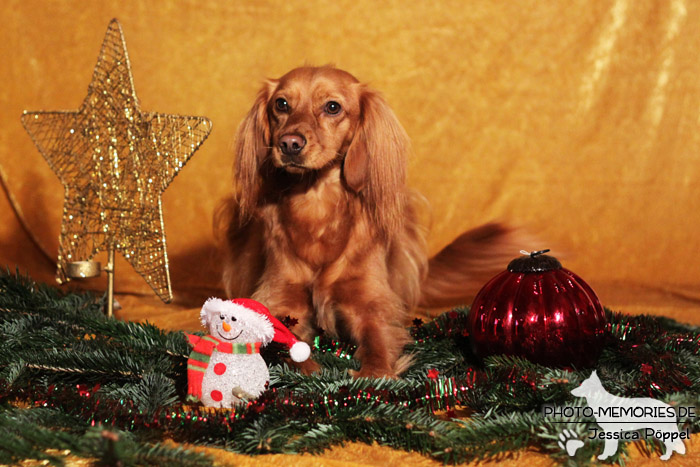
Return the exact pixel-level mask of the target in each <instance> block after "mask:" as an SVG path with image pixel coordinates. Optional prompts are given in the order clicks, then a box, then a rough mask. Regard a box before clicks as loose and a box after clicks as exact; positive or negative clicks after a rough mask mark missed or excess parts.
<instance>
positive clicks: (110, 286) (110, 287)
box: [104, 247, 114, 318]
mask: <svg viewBox="0 0 700 467" xmlns="http://www.w3.org/2000/svg"><path fill="white" fill-rule="evenodd" d="M108 254H109V259H108V260H107V267H105V269H104V270H105V272H107V317H108V318H111V317H112V316H113V315H114V247H109V250H108Z"/></svg>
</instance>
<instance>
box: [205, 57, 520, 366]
mask: <svg viewBox="0 0 700 467" xmlns="http://www.w3.org/2000/svg"><path fill="white" fill-rule="evenodd" d="M235 152H236V160H235V164H234V171H235V179H236V189H235V194H234V196H233V197H231V198H230V199H229V200H226V202H225V203H223V205H222V208H221V209H220V210H219V212H218V216H217V223H218V224H219V228H220V229H222V230H223V231H224V232H225V234H224V235H225V244H226V250H227V257H226V258H225V268H224V269H225V270H224V283H225V287H226V291H227V293H228V294H229V296H241V297H248V296H252V298H253V299H255V300H258V301H260V302H262V303H264V304H265V305H266V306H267V307H268V308H269V309H270V310H271V312H272V313H273V314H275V315H276V316H278V317H285V316H289V317H291V318H294V319H296V320H298V324H296V325H295V326H294V327H293V329H292V330H293V331H294V332H295V334H297V335H298V337H299V338H301V339H303V340H305V341H307V342H308V341H310V339H312V338H313V337H314V335H315V334H317V333H318V332H319V330H323V331H325V332H326V333H330V334H332V335H335V336H339V337H341V338H345V339H350V340H352V341H353V342H355V343H356V344H357V351H356V353H355V356H356V357H357V358H358V359H359V360H360V362H361V369H360V371H359V372H357V373H355V375H356V376H392V377H393V376H397V375H398V374H399V373H401V371H402V370H404V369H405V368H406V364H407V362H408V360H409V359H407V358H400V356H401V353H402V350H403V347H404V345H405V344H406V343H408V342H409V334H408V332H407V330H406V328H405V326H406V325H407V321H408V318H409V317H410V316H411V311H412V310H413V309H414V308H415V307H417V306H423V307H429V306H435V307H436V306H450V305H454V304H458V303H464V301H465V300H466V299H468V297H470V296H471V295H472V294H473V293H474V292H475V290H474V289H475V286H478V285H479V284H483V283H484V281H485V280H487V279H488V278H489V277H490V276H491V275H493V274H494V273H495V272H497V271H498V270H502V269H503V265H504V264H506V263H505V261H506V259H507V258H508V257H509V256H510V253H511V252H512V251H517V250H514V249H513V248H515V247H514V246H510V245H511V243H512V242H511V239H510V234H509V231H508V229H505V228H503V227H501V226H500V225H497V224H488V225H485V226H482V227H480V228H477V229H475V230H473V231H470V232H467V233H465V234H462V235H461V236H460V237H458V238H457V239H456V240H455V241H454V242H452V243H451V244H450V245H448V246H447V247H445V248H444V249H443V250H442V251H441V252H439V253H438V254H437V255H436V256H435V257H434V258H432V259H430V260H428V257H427V254H426V243H425V229H424V228H423V227H422V226H421V224H420V223H419V220H418V217H419V215H418V212H417V211H418V203H419V201H420V199H421V197H420V196H419V195H417V194H416V193H414V192H413V191H412V190H409V189H408V188H407V187H406V185H405V181H406V165H407V156H408V152H409V140H408V137H407V136H406V132H405V131H404V129H403V128H402V127H401V125H400V124H399V122H398V120H397V119H396V117H395V115H394V113H393V112H392V111H391V109H390V108H389V107H388V105H387V104H386V102H385V101H384V99H383V98H382V97H381V96H380V95H379V94H378V93H377V92H376V91H374V90H372V89H371V88H369V87H368V86H366V85H364V84H362V83H360V82H359V81H358V80H357V79H356V78H355V77H353V76H352V75H351V74H349V73H347V72H345V71H342V70H339V69H336V68H333V67H329V66H325V67H302V68H297V69H295V70H292V71H290V72H289V73H287V74H286V75H284V76H283V77H282V78H280V79H277V80H268V81H267V82H266V83H265V84H264V86H263V88H262V89H261V90H260V92H259V93H258V95H257V98H256V99H255V103H254V105H253V108H252V109H251V110H250V112H249V113H248V115H247V116H246V117H245V119H244V120H243V122H242V123H241V125H240V127H239V130H238V135H237V142H236V146H235ZM506 244H507V245H509V247H508V248H507V250H506V249H504V248H503V246H504V245H506ZM497 252H499V253H497ZM308 362H309V363H306V366H305V367H304V366H303V365H302V370H304V371H306V372H310V371H314V370H315V369H317V368H318V366H317V364H316V363H314V362H313V361H308Z"/></svg>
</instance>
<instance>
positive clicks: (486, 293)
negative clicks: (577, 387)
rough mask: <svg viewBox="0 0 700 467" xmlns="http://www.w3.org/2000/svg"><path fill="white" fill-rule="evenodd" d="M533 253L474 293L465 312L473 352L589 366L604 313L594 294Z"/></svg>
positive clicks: (596, 352)
mask: <svg viewBox="0 0 700 467" xmlns="http://www.w3.org/2000/svg"><path fill="white" fill-rule="evenodd" d="M548 251H549V250H543V251H537V252H533V253H531V254H528V255H527V256H521V257H520V258H516V259H514V260H513V261H511V262H510V264H509V265H508V270H506V271H503V272H502V273H500V274H498V275H497V276H496V277H494V278H493V279H491V280H490V281H489V282H488V283H487V284H486V285H485V286H484V287H483V288H482V289H481V291H479V293H478V294H477V296H476V298H475V299H474V303H473V304H472V307H471V311H470V313H469V328H470V333H471V343H472V349H473V350H474V353H475V354H476V355H477V356H479V357H481V358H483V357H486V356H489V355H495V354H506V355H516V356H521V357H525V358H527V359H529V360H530V361H532V362H535V363H541V364H544V365H550V366H571V365H574V366H576V367H587V366H592V365H593V364H594V363H595V362H596V360H597V359H598V357H599V355H600V352H601V350H602V340H603V337H604V332H605V312H604V311H603V307H602V306H601V304H600V301H599V300H598V297H597V296H596V294H595V292H593V289H591V287H590V286H589V285H588V284H586V283H585V282H584V281H583V279H581V278H580V277H578V276H577V275H576V274H574V273H573V272H571V271H569V270H568V269H565V268H563V267H562V266H561V263H559V261H558V260H557V259H556V258H554V257H552V256H548V255H545V254H543V253H546V252H548Z"/></svg>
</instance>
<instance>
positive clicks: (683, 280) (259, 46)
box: [0, 0, 700, 329]
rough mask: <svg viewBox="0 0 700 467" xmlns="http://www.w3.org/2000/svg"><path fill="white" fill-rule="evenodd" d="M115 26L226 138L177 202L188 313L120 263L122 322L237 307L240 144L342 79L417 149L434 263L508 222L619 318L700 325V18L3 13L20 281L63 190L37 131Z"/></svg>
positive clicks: (608, 12) (51, 256)
mask: <svg viewBox="0 0 700 467" xmlns="http://www.w3.org/2000/svg"><path fill="white" fill-rule="evenodd" d="M113 17H117V18H118V19H119V20H120V22H121V24H122V27H123V30H124V34H125V37H126V42H127V46H128V50H129V54H130V58H131V64H132V70H133V76H134V82H135V86H136V92H137V94H138V96H139V99H140V103H141V108H142V110H144V111H157V112H167V113H175V114H187V115H206V116H208V117H209V118H210V119H211V120H212V121H213V123H214V130H213V132H212V134H211V136H210V138H209V139H208V140H207V142H206V143H205V144H204V146H203V147H202V149H201V150H200V151H199V152H198V153H197V154H195V156H194V157H193V159H192V160H191V161H190V162H189V163H188V164H187V166H186V167H185V168H184V170H183V171H182V173H181V174H180V175H179V176H178V177H177V178H176V179H175V180H174V182H173V183H172V185H171V186H170V187H169V188H168V190H167V191H166V193H165V195H164V198H163V209H164V219H165V225H166V233H167V237H168V249H169V255H170V260H171V275H172V277H173V289H174V293H175V295H176V303H175V304H174V305H170V306H166V305H162V304H160V303H159V302H158V301H157V300H156V299H155V298H154V297H152V296H151V292H150V289H149V288H148V286H147V285H146V284H145V282H143V280H142V279H141V278H140V277H139V276H137V275H136V274H135V273H134V272H133V271H132V270H131V269H130V267H129V266H128V264H127V263H126V262H123V261H121V260H120V262H118V263H117V291H118V292H120V300H121V301H122V304H123V305H124V310H122V316H124V317H126V318H136V319H143V318H146V317H149V318H150V319H151V320H152V321H153V320H155V321H156V322H158V323H159V324H162V325H165V326H170V327H183V326H184V327H194V328H195V329H196V328H197V320H196V312H195V311H194V310H193V309H194V308H195V307H196V306H197V305H198V304H201V302H202V301H203V300H204V299H205V298H206V297H207V296H209V295H216V294H221V291H220V289H219V282H218V276H219V268H220V264H219V263H218V256H217V253H216V249H215V247H214V237H213V233H212V227H211V218H212V213H213V210H214V208H215V206H216V204H217V202H218V200H219V199H221V198H222V197H224V196H225V195H226V194H228V193H229V192H230V185H231V169H230V167H231V163H232V154H231V150H230V147H231V143H232V140H233V134H234V131H235V128H236V126H237V125H238V123H239V122H240V120H241V119H242V117H243V115H244V114H245V113H246V112H247V110H248V108H249V106H250V105H251V104H252V101H253V98H254V95H255V92H256V90H257V88H258V86H259V84H260V82H261V81H262V80H263V79H264V78H266V77H277V76H280V75H282V74H283V73H285V72H286V71H288V70H289V69H291V68H293V67H296V66H299V65H303V64H326V63H333V64H335V65H337V66H339V67H341V68H344V69H347V70H348V71H350V72H352V73H353V74H355V75H356V76H357V77H358V78H359V79H361V80H362V81H365V82H369V83H370V84H371V85H373V86H374V87H375V88H378V89H379V90H381V91H382V92H383V94H384V95H385V97H386V98H387V100H388V101H389V103H390V104H391V106H392V107H393V108H394V110H395V111H396V113H397V115H398V116H399V119H400V120H401V122H402V123H403V125H404V126H405V128H406V130H407V132H408V134H409V135H410V136H411V138H412V141H413V153H414V155H413V158H412V160H411V164H410V167H409V182H410V185H411V186H413V187H415V188H417V189H418V190H420V191H421V192H422V193H423V194H424V195H425V196H426V197H427V198H428V200H429V201H430V202H431V204H432V233H431V236H430V247H431V250H432V251H437V250H438V249H439V248H440V247H442V246H443V245H445V244H447V243H448V242H449V241H450V240H451V239H452V238H453V237H455V236H456V235H458V234H459V233H460V232H462V231H463V230H465V229H467V228H470V227H474V226H477V225H479V224H481V223H483V222H486V221H490V220H498V221H503V222H506V223H509V224H512V225H514V226H520V227H522V228H524V229H525V230H526V231H527V232H529V233H530V234H531V235H532V236H533V238H537V239H538V241H537V242H533V244H528V245H523V248H524V249H540V248H546V247H549V248H552V250H553V254H555V255H556V256H558V257H560V259H561V260H562V262H563V263H564V265H565V266H566V267H568V268H569V269H572V270H573V271H575V272H576V273H578V274H579V275H580V276H582V277H583V278H585V279H586V280H587V281H589V282H590V283H591V285H592V286H593V287H594V288H595V289H596V290H597V291H598V292H599V295H600V296H601V299H602V301H603V302H604V304H606V305H608V306H610V307H612V308H615V309H618V310H621V311H627V312H631V313H636V312H652V313H661V314H665V315H668V316H671V317H675V318H679V319H682V320H684V321H689V322H695V323H700V317H698V316H700V315H698V314H697V312H698V311H700V266H699V264H700V234H699V233H698V229H699V228H700V222H699V218H700V79H699V78H700V60H699V59H698V58H699V55H698V51H700V2H698V1H691V0H555V1H547V2H543V1H539V0H519V1H498V0H492V1H478V0H477V1H468V2H465V1H457V0H454V1H451V0H440V1H417V0H416V1H400V0H391V1H385V2H376V1H373V0H336V1H321V0H304V1H301V0H290V1H259V0H240V1H225V2H224V1H217V0H198V1H194V0H179V1H175V0H172V1H164V0H152V1H144V2H138V1H122V0H114V1H90V2H88V1H80V0H65V1H58V0H55V1H36V0H5V1H4V2H3V26H2V28H0V56H2V64H1V65H0V109H1V112H0V168H1V169H2V172H1V174H2V175H3V180H4V188H5V189H6V191H5V193H3V194H0V264H8V265H9V266H10V267H14V266H15V265H18V266H19V267H20V269H21V270H27V271H29V273H30V274H32V275H33V276H34V277H36V278H38V279H40V280H44V281H52V280H53V274H54V268H55V265H54V264H52V261H55V257H56V254H57V248H58V233H59V229H60V220H61V212H62V211H61V209H62V198H63V189H62V186H61V185H60V183H59V182H58V179H57V178H56V176H55V175H54V174H53V172H52V171H51V170H50V169H49V167H48V165H47V164H46V162H45V161H44V160H43V158H42V157H41V155H40V154H39V152H38V151H37V150H36V149H35V147H34V146H33V144H32V142H31V140H30V139H29V137H28V135H27V134H26V133H25V132H24V130H23V128H22V126H21V124H20V121H19V117H20V115H21V113H22V111H23V110H25V109H26V110H40V109H43V110H61V109H66V110H70V109H77V108H78V106H79V105H80V104H81V102H82V100H83V98H84V96H85V94H86V90H87V84H88V83H89V81H90V78H91V75H92V69H93V67H94V65H95V62H96V60H97V55H98V52H99V47H100V44H101V42H102V39H103V36H104V33H105V31H106V28H107V24H108V22H109V20H110V19H111V18H113ZM32 239H33V240H32ZM42 250H43V251H44V252H45V253H42ZM517 254H518V252H517V251H514V252H513V256H517ZM504 267H505V265H504ZM88 286H90V287H96V288H102V287H104V279H98V280H94V281H92V282H91V283H89V284H88Z"/></svg>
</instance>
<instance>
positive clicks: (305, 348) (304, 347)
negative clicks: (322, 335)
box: [289, 342, 311, 362]
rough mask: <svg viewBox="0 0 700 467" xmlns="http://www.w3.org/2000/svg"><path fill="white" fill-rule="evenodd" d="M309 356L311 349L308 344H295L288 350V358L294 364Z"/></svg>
mask: <svg viewBox="0 0 700 467" xmlns="http://www.w3.org/2000/svg"><path fill="white" fill-rule="evenodd" d="M309 355H311V349H310V348H309V344H307V343H306V342H296V343H295V344H294V345H293V346H292V348H291V349H289V356H290V357H292V360H294V361H295V362H303V361H305V360H306V359H307V358H309Z"/></svg>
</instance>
